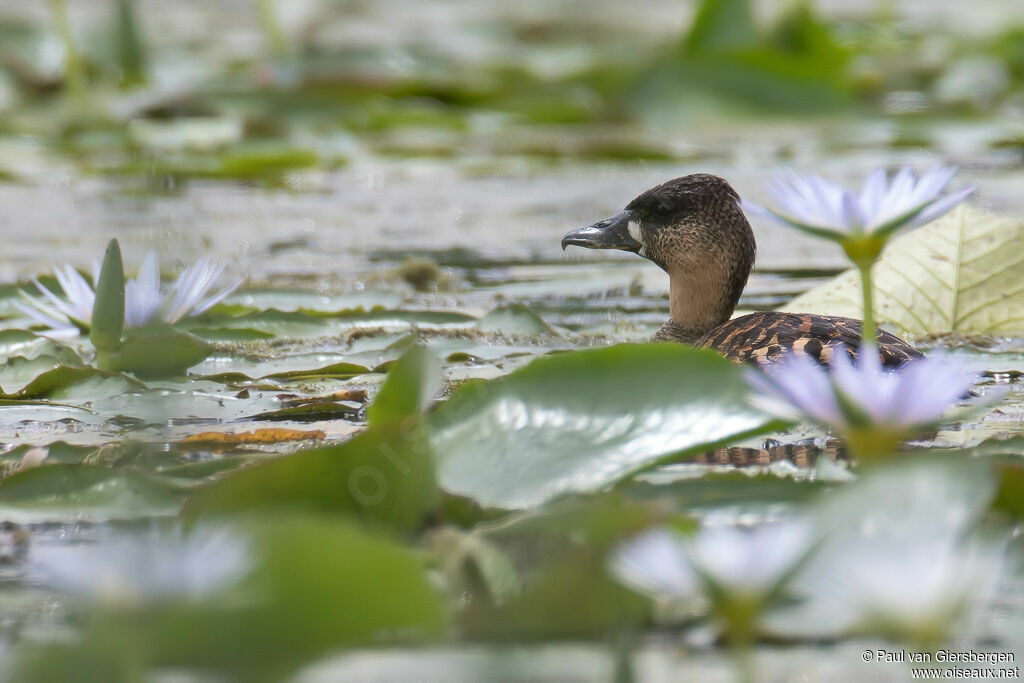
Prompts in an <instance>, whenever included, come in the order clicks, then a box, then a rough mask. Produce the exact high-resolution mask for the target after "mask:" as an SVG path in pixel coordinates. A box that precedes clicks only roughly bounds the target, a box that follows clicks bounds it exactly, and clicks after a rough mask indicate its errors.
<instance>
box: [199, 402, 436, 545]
mask: <svg viewBox="0 0 1024 683" xmlns="http://www.w3.org/2000/svg"><path fill="white" fill-rule="evenodd" d="M422 433H423V429H422V426H421V425H411V424H406V423H404V422H403V423H402V425H401V428H399V427H397V426H392V427H387V428H374V429H370V430H367V431H365V432H363V433H362V434H360V435H358V436H356V437H355V438H353V439H352V440H351V441H347V442H345V443H343V444H339V445H334V446H325V447H322V448H315V449H311V450H307V451H301V452H298V453H295V454H293V455H289V456H285V457H280V458H275V459H274V460H270V461H268V462H264V463H261V464H259V465H254V466H252V467H247V468H245V469H243V470H239V471H238V472H234V473H232V474H230V475H228V476H227V477H225V478H223V479H221V480H219V481H217V482H215V483H214V484H212V485H210V486H207V487H206V488H204V489H201V490H200V491H198V492H197V493H195V494H194V495H193V496H192V497H191V498H189V499H188V502H187V503H186V505H185V510H184V512H183V514H184V516H185V517H186V518H189V519H195V518H197V517H200V516H203V515H215V514H227V513H237V512H239V511H243V510H250V509H259V508H271V509H292V510H295V509H298V510H313V511H317V512H339V513H343V514H346V515H350V516H352V517H354V518H357V519H360V520H363V521H367V522H371V523H378V524H385V525H387V526H389V527H393V528H397V529H402V530H412V529H416V528H418V527H419V525H420V524H421V523H422V521H423V517H424V515H425V514H426V512H427V511H428V510H430V509H432V508H433V507H434V506H435V505H436V504H437V499H438V491H437V485H436V483H435V482H434V466H433V461H432V458H431V455H430V447H429V444H428V443H427V442H426V440H425V439H424V438H423V436H422Z"/></svg>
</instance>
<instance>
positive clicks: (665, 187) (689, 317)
mask: <svg viewBox="0 0 1024 683" xmlns="http://www.w3.org/2000/svg"><path fill="white" fill-rule="evenodd" d="M569 245H576V246H580V247H587V248H588V249H622V250H625V251H632V252H634V253H636V254H639V255H640V256H643V257H644V258H646V259H649V260H651V261H653V262H654V263H656V264H658V265H659V266H660V267H661V268H662V269H663V270H665V272H667V273H668V275H669V281H670V309H671V315H672V320H673V321H675V322H676V323H677V324H679V325H680V326H682V327H684V328H686V329H687V330H691V331H693V332H694V333H695V334H696V333H698V332H701V331H707V330H709V329H711V328H712V327H714V326H716V325H720V324H721V323H723V322H725V321H726V320H728V319H729V316H731V315H732V312H733V310H735V308H736V303H737V302H738V301H739V298H740V294H741V293H742V291H743V287H744V285H746V282H747V277H748V276H749V275H750V269H751V268H752V267H753V265H754V250H755V243H754V233H753V231H752V230H751V229H750V223H748V222H747V219H746V217H745V216H744V215H743V211H742V210H740V206H739V195H738V194H736V191H735V190H734V189H732V187H731V186H730V185H729V183H727V182H726V181H725V180H723V179H722V178H719V177H718V176H714V175H709V174H706V173H698V174H694V175H688V176H683V177H681V178H676V179H674V180H670V181H668V182H667V183H663V184H661V185H658V186H657V187H653V188H651V189H650V190H647V191H646V192H644V193H643V194H641V195H640V196H638V197H637V198H636V199H634V200H633V201H631V202H630V203H629V204H627V205H626V208H625V209H624V210H623V211H622V212H620V213H618V214H616V215H614V216H612V217H611V218H606V219H604V220H602V221H598V222H597V223H594V224H593V225H588V226H586V227H583V228H578V229H576V230H573V231H571V232H569V233H567V234H566V235H565V236H564V237H563V238H562V249H565V248H566V247H568V246H569Z"/></svg>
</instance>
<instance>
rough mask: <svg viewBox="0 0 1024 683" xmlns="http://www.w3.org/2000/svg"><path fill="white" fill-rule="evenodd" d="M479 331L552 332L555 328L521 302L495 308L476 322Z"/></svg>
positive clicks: (522, 333) (508, 333)
mask: <svg viewBox="0 0 1024 683" xmlns="http://www.w3.org/2000/svg"><path fill="white" fill-rule="evenodd" d="M476 328H477V329H478V330H480V331H481V332H496V333H500V334H507V335H536V334H554V333H555V330H554V328H552V327H551V326H550V325H548V324H547V323H546V322H544V321H543V320H542V319H541V317H540V316H539V315H537V314H536V313H534V312H533V311H531V310H530V309H529V308H527V307H526V306H524V305H523V304H511V305H509V306H502V307H500V308H496V309H494V310H493V311H491V312H490V313H488V314H487V315H485V316H484V317H483V318H481V319H480V321H479V322H478V323H477V324H476Z"/></svg>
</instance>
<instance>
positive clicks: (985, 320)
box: [783, 206, 1024, 335]
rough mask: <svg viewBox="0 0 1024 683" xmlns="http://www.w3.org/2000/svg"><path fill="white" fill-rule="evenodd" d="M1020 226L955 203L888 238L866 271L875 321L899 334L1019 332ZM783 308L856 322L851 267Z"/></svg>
mask: <svg viewBox="0 0 1024 683" xmlns="http://www.w3.org/2000/svg"><path fill="white" fill-rule="evenodd" d="M1022 244H1024V221H1021V220H1016V219H1011V218H1006V217H1003V216H996V215H992V214H987V213H984V212H982V211H978V210H977V209H973V208H971V207H969V206H963V207H960V208H959V209H957V210H956V211H953V212H951V213H949V214H947V215H946V216H944V217H943V218H940V219H939V220H937V221H934V222H933V223H929V224H928V225H926V226H924V227H922V228H920V229H918V230H915V231H913V232H909V233H907V234H905V235H902V236H900V237H898V238H896V239H895V240H893V241H892V242H891V243H890V244H889V246H888V247H886V249H885V251H883V252H882V257H881V259H880V260H879V261H878V263H876V264H875V267H874V271H873V279H874V295H875V316H876V317H877V318H878V319H879V320H880V321H882V322H885V323H887V324H888V325H891V326H892V327H894V328H896V329H897V330H899V331H900V332H904V333H909V334H930V333H936V332H962V333H980V334H999V335H1011V334H1018V333H1021V332H1024V249H1022V248H1021V245H1022ZM783 310H786V311H793V312H799V313H821V314H827V315H845V316H850V317H854V318H860V317H862V313H863V307H862V305H861V290H860V279H859V276H858V274H857V272H856V271H855V270H850V271H847V272H845V273H843V274H842V275H840V276H838V277H837V278H835V279H834V280H832V281H831V282H827V283H825V284H823V285H821V286H820V287H816V288H814V289H812V290H810V291H809V292H806V293H805V294H803V295H801V296H799V297H797V298H795V299H793V300H792V301H791V302H789V304H788V305H786V306H785V307H784V308H783Z"/></svg>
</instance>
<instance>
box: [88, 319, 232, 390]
mask: <svg viewBox="0 0 1024 683" xmlns="http://www.w3.org/2000/svg"><path fill="white" fill-rule="evenodd" d="M212 352H213V347H212V346H211V345H210V344H208V343H207V342H205V341H203V340H202V339H200V338H199V337H196V336H195V335H192V334H186V333H183V332H176V331H174V330H172V329H170V328H167V329H159V328H157V329H147V330H137V331H132V332H131V333H130V334H128V335H127V336H126V337H125V339H124V341H122V342H121V343H120V344H118V345H117V347H116V348H114V349H113V350H112V351H110V353H109V354H108V356H107V364H108V366H109V369H111V370H120V371H123V372H131V373H133V374H135V375H138V376H139V377H143V378H147V379H149V378H156V377H173V376H176V375H181V374H184V372H185V371H186V370H187V369H189V368H190V367H192V366H193V365H196V364H197V363H199V362H201V361H202V360H204V359H205V358H206V357H207V356H209V355H210V354H211V353H212Z"/></svg>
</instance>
